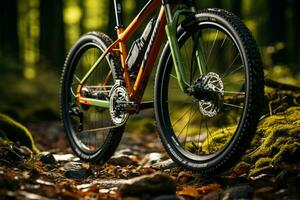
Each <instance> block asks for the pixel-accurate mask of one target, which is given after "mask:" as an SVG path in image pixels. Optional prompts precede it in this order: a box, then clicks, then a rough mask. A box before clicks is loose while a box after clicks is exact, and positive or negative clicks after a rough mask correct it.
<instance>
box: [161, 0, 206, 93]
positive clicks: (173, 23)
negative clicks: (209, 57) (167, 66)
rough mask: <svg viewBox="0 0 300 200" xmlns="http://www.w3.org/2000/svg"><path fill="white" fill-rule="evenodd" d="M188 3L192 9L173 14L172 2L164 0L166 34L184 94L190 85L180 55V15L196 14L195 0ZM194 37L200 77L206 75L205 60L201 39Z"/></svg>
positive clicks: (189, 0) (177, 11) (197, 36)
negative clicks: (178, 26)
mask: <svg viewBox="0 0 300 200" xmlns="http://www.w3.org/2000/svg"><path fill="white" fill-rule="evenodd" d="M187 1H188V2H187V4H189V5H188V6H189V7H190V9H182V10H176V12H175V13H174V14H173V13H172V9H171V4H170V0H163V5H164V8H165V12H166V18H167V25H166V34H167V38H168V42H169V44H170V49H171V53H172V59H173V63H174V67H175V71H176V76H177V79H178V84H179V87H180V89H181V90H182V91H183V92H188V89H189V88H190V85H189V83H188V82H187V81H186V78H185V75H184V64H183V58H182V56H181V53H180V47H179V43H178V38H177V24H178V20H179V17H180V15H188V14H195V13H196V6H195V2H194V1H193V0H187ZM192 37H193V41H194V43H195V46H196V59H197V65H198V68H199V72H200V75H203V74H204V73H205V59H204V56H203V49H202V44H201V39H199V35H193V36H192Z"/></svg>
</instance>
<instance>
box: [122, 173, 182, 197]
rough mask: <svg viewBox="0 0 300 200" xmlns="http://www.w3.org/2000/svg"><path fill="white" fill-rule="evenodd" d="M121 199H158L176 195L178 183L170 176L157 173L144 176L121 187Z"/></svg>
mask: <svg viewBox="0 0 300 200" xmlns="http://www.w3.org/2000/svg"><path fill="white" fill-rule="evenodd" d="M119 192H120V194H121V197H140V198H142V199H143V198H147V197H157V196H160V195H175V194H176V183H175V181H174V180H173V179H172V178H171V177H170V176H168V175H165V174H161V173H156V174H152V175H144V176H140V177H136V178H133V179H130V180H128V181H126V182H125V183H123V184H121V185H120V186H119Z"/></svg>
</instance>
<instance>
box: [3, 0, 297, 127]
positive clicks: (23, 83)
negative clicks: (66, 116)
mask: <svg viewBox="0 0 300 200" xmlns="http://www.w3.org/2000/svg"><path fill="white" fill-rule="evenodd" d="M146 2H147V1H146V0H123V9H124V13H125V14H124V21H125V24H126V25H127V24H128V23H129V22H130V21H131V20H132V19H133V18H134V16H135V15H136V14H137V13H138V11H139V10H140V9H141V8H142V7H143V5H144V4H145V3H146ZM197 4H198V8H199V9H203V8H207V7H220V8H225V9H227V10H229V11H231V12H233V13H235V14H236V15H238V16H239V17H240V18H242V20H243V21H244V22H245V24H246V25H247V27H248V28H249V29H250V30H251V32H252V33H253V35H254V37H255V39H256V40H257V44H258V46H259V47H260V50H261V53H262V57H263V64H264V69H265V74H266V76H267V77H270V78H274V79H276V80H277V81H281V82H283V83H288V84H294V85H298V86H299V82H300V75H299V73H300V67H299V66H300V48H299V46H300V34H299V33H300V1H298V0H259V1H254V0H198V1H197ZM145 24H146V23H145ZM114 27H115V18H114V12H113V1H112V0H6V1H2V2H1V6H0V113H5V114H8V115H10V116H11V117H14V118H15V119H17V120H19V121H21V122H23V123H31V122H36V121H39V120H49V119H50V120H51V119H52V120H56V119H58V118H59V114H58V110H59V109H58V108H59V106H58V94H59V80H60V73H61V71H62V67H63V64H64V59H65V57H66V55H67V52H68V50H69V49H70V48H71V46H72V44H74V42H75V41H76V40H77V39H78V38H79V37H80V36H81V35H82V34H84V33H86V32H89V31H101V32H104V33H107V34H108V35H110V36H111V37H112V38H114V39H115V38H116V34H115V32H114ZM141 32H142V30H141V31H140V32H138V33H137V34H136V36H137V37H138V36H139V35H140V34H141ZM131 42H132V41H131ZM129 47H130V43H129V45H128V48H129ZM153 72H154V71H153ZM153 74H154V73H153ZM152 81H153V79H152ZM149 85H150V87H149V88H153V86H152V83H151V82H150V84H149ZM151 96H152V94H151V91H150V90H149V89H148V92H147V93H146V98H151Z"/></svg>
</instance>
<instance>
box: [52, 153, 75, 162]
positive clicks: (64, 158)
mask: <svg viewBox="0 0 300 200" xmlns="http://www.w3.org/2000/svg"><path fill="white" fill-rule="evenodd" d="M53 156H54V158H55V160H56V161H57V162H64V161H67V162H68V161H75V159H76V158H75V156H74V155H73V154H63V155H61V154H54V155H53Z"/></svg>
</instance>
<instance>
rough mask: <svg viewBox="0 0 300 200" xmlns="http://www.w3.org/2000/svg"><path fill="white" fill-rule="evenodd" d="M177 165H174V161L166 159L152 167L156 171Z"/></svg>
mask: <svg viewBox="0 0 300 200" xmlns="http://www.w3.org/2000/svg"><path fill="white" fill-rule="evenodd" d="M176 166H177V165H176V164H175V163H174V161H173V160H172V159H168V160H165V161H162V162H157V163H155V164H154V165H152V167H153V168H156V169H163V170H164V169H172V168H174V167H176Z"/></svg>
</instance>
